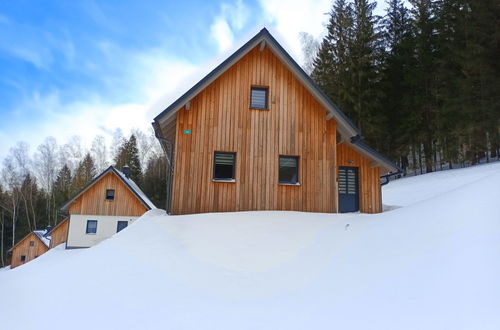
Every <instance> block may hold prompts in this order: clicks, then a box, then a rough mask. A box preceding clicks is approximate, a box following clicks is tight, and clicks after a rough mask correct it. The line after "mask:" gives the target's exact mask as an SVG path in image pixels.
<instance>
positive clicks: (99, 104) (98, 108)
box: [0, 52, 195, 159]
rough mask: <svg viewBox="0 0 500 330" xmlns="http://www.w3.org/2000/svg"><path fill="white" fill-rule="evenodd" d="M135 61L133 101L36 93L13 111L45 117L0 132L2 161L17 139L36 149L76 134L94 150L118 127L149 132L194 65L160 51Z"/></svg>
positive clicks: (142, 56)
mask: <svg viewBox="0 0 500 330" xmlns="http://www.w3.org/2000/svg"><path fill="white" fill-rule="evenodd" d="M131 59H132V60H133V61H134V62H135V66H134V67H133V68H131V69H130V71H129V72H128V73H127V75H128V76H129V79H130V81H131V84H133V87H132V89H134V101H133V102H128V103H111V102H110V101H108V100H106V99H104V98H103V97H102V96H99V94H97V93H91V92H89V91H86V92H85V93H82V95H83V94H85V97H84V98H83V97H82V99H79V100H73V101H70V102H65V101H64V100H63V99H62V97H61V96H60V93H59V91H57V90H54V91H52V92H50V93H47V94H44V95H41V94H39V93H37V92H34V93H32V95H31V96H30V97H29V98H27V99H25V100H24V101H23V102H22V103H21V104H19V105H18V106H17V108H16V109H19V110H16V109H14V110H13V111H12V112H11V113H13V115H14V116H19V115H22V114H23V113H26V112H28V113H34V114H35V113H36V114H37V115H36V117H37V118H38V117H41V119H39V120H32V121H24V122H23V123H22V125H21V124H19V125H16V127H13V128H11V129H9V128H7V129H4V131H3V132H0V140H1V141H2V143H0V159H1V158H3V157H5V156H6V155H7V153H8V150H9V148H10V147H12V146H14V145H15V144H16V142H17V141H26V142H28V143H29V144H30V145H31V150H35V149H36V147H37V146H38V145H39V144H40V143H41V142H42V141H43V139H44V138H45V137H46V136H53V137H55V138H56V139H57V142H58V144H64V143H66V142H67V141H68V140H69V139H70V138H71V137H72V136H74V135H79V136H81V137H82V142H83V146H85V147H87V148H89V147H90V144H91V142H92V139H93V138H94V136H95V135H97V134H101V135H104V136H106V137H107V139H108V142H110V141H111V133H112V132H113V131H114V130H115V129H117V128H121V129H122V130H123V132H124V133H125V134H129V132H130V130H131V129H132V128H139V129H142V130H147V129H149V128H150V127H151V122H152V119H153V118H154V117H155V116H156V115H158V114H159V112H160V111H161V110H162V107H166V106H168V104H167V103H162V104H159V103H157V100H158V99H159V98H160V96H162V95H165V94H166V95H169V96H171V98H173V97H174V96H176V97H178V96H179V95H178V94H177V95H176V92H177V90H178V88H179V84H181V82H182V81H183V80H184V79H185V77H186V76H188V75H189V74H190V73H192V72H193V71H194V69H195V66H194V65H192V64H190V63H188V62H185V61H183V60H180V59H176V58H169V57H166V56H165V55H164V54H158V53H155V52H150V53H142V54H136V55H134V56H131ZM129 87H130V86H129ZM171 98H170V99H171Z"/></svg>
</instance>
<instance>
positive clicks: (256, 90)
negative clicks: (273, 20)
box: [250, 87, 269, 109]
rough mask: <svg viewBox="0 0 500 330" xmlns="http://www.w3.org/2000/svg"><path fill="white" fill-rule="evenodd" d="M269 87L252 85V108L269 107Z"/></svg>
mask: <svg viewBox="0 0 500 330" xmlns="http://www.w3.org/2000/svg"><path fill="white" fill-rule="evenodd" d="M268 92H269V88H267V87H252V88H251V90H250V108H252V109H267V99H268Z"/></svg>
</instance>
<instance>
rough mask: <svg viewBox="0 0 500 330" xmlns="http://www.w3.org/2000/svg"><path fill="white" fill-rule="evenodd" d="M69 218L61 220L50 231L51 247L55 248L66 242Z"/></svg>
mask: <svg viewBox="0 0 500 330" xmlns="http://www.w3.org/2000/svg"><path fill="white" fill-rule="evenodd" d="M68 227H69V218H66V219H64V220H63V221H61V222H59V223H58V224H57V226H55V227H54V229H52V231H51V232H50V237H51V238H50V248H51V249H52V248H54V247H56V246H58V245H59V244H62V243H65V242H66V241H67V240H68Z"/></svg>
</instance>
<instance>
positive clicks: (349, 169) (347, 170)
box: [153, 29, 399, 214]
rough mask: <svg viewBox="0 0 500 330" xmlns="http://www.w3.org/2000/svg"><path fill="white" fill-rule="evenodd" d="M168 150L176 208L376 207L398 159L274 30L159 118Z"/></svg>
mask: <svg viewBox="0 0 500 330" xmlns="http://www.w3.org/2000/svg"><path fill="white" fill-rule="evenodd" d="M153 127H154V129H155V132H156V136H157V138H158V139H159V141H160V143H161V144H162V147H163V149H164V150H165V152H166V154H167V162H168V164H169V171H168V174H167V211H168V212H169V213H171V214H188V213H200V212H221V211H250V210H294V211H308V212H332V213H333V212H352V211H358V210H359V211H361V212H366V213H377V212H381V211H382V199H381V187H380V181H381V180H380V177H381V176H383V175H387V174H390V173H397V171H398V170H399V169H398V167H397V166H396V165H395V164H393V163H392V162H391V161H389V160H388V159H386V158H385V157H383V156H382V155H380V154H379V153H377V152H376V151H374V150H373V149H371V148H370V147H368V146H367V145H366V144H365V143H364V142H363V141H362V139H361V137H360V132H359V130H358V129H357V128H356V127H355V126H354V125H353V124H352V122H351V121H350V120H349V119H348V118H347V117H346V116H345V115H344V114H343V113H342V112H341V111H340V109H339V108H338V107H337V106H336V105H335V104H334V103H333V102H332V101H331V100H330V99H328V97H327V96H326V95H325V94H324V93H323V92H322V91H321V89H320V88H319V87H318V86H317V85H316V84H315V83H314V82H313V81H312V80H311V79H310V77H309V76H308V75H307V74H306V73H305V72H304V71H303V70H302V69H301V68H300V66H299V65H298V64H297V63H296V62H295V61H294V60H293V59H292V58H291V57H290V55H289V54H288V53H287V52H286V51H285V50H284V49H283V48H282V47H281V45H280V44H279V43H278V42H277V41H276V40H275V39H274V37H273V36H272V35H271V34H270V33H269V32H268V30H267V29H262V30H261V31H260V32H259V33H258V34H257V35H255V36H254V37H253V38H252V39H251V40H249V41H248V42H247V43H246V44H245V45H243V46H242V47H241V48H240V49H238V50H237V51H236V52H235V53H234V54H233V55H231V56H230V57H229V58H227V59H226V60H225V61H224V62H222V63H221V64H220V65H219V66H218V67H216V68H215V69H214V70H213V71H212V72H210V73H209V74H208V75H207V76H206V77H205V78H203V79H202V80H201V81H200V82H198V83H197V84H196V85H195V86H193V87H192V88H191V89H190V90H188V91H187V92H186V93H185V94H184V95H182V96H181V97H180V98H179V99H177V100H176V101H175V102H174V103H172V104H171V105H170V106H168V107H167V108H166V109H165V110H164V111H163V112H161V113H160V114H159V115H158V116H157V117H156V118H155V119H154V122H153Z"/></svg>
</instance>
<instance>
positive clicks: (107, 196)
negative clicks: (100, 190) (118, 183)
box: [106, 189, 115, 201]
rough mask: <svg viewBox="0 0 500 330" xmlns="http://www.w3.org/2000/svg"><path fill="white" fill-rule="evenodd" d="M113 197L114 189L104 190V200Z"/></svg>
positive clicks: (112, 198) (109, 199)
mask: <svg viewBox="0 0 500 330" xmlns="http://www.w3.org/2000/svg"><path fill="white" fill-rule="evenodd" d="M114 199H115V191H114V189H108V190H106V200H108V201H112V200H114Z"/></svg>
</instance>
